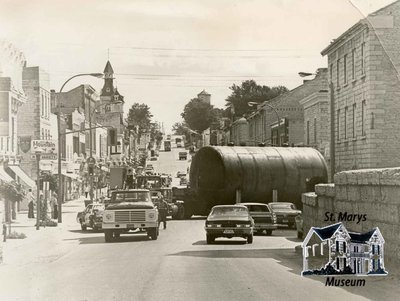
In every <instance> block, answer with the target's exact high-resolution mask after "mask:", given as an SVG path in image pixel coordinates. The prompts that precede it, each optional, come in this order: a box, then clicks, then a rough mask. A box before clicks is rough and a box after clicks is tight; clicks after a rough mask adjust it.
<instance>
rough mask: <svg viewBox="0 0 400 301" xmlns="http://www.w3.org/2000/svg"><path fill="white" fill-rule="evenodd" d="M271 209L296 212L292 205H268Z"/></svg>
mask: <svg viewBox="0 0 400 301" xmlns="http://www.w3.org/2000/svg"><path fill="white" fill-rule="evenodd" d="M270 205H271V207H272V209H284V210H290V209H292V210H296V207H295V206H294V205H293V204H279V203H276V204H275V203H274V204H270Z"/></svg>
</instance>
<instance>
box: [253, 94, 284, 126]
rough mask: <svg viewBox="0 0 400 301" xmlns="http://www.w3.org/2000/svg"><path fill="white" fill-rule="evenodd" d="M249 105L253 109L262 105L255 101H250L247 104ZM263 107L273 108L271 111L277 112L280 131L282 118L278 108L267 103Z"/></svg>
mask: <svg viewBox="0 0 400 301" xmlns="http://www.w3.org/2000/svg"><path fill="white" fill-rule="evenodd" d="M247 105H248V106H249V107H253V106H258V105H260V103H258V102H255V101H249V102H248V103H247ZM261 105H262V106H267V107H269V108H271V109H272V110H273V111H274V112H275V114H276V118H277V119H278V129H279V126H280V125H281V118H280V116H279V114H278V111H277V110H276V108H275V107H273V106H271V105H270V104H268V103H266V102H263V103H262V104H261ZM278 131H279V130H278Z"/></svg>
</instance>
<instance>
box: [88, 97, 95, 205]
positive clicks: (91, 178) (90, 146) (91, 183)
mask: <svg viewBox="0 0 400 301" xmlns="http://www.w3.org/2000/svg"><path fill="white" fill-rule="evenodd" d="M91 104H92V97H90V98H89V128H90V130H89V153H90V155H89V160H91V161H92V159H91V158H92V156H93V153H92V151H93V145H92V141H93V139H92V108H91ZM93 176H94V175H91V174H89V177H90V190H89V196H90V202H91V203H93Z"/></svg>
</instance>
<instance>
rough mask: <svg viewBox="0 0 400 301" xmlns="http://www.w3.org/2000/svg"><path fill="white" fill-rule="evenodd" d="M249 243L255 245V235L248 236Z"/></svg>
mask: <svg viewBox="0 0 400 301" xmlns="http://www.w3.org/2000/svg"><path fill="white" fill-rule="evenodd" d="M247 243H249V244H252V243H253V234H251V235H249V236H247Z"/></svg>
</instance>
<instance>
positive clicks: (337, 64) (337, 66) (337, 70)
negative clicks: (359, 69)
mask: <svg viewBox="0 0 400 301" xmlns="http://www.w3.org/2000/svg"><path fill="white" fill-rule="evenodd" d="M339 77H340V59H338V60H337V61H336V85H337V86H338V87H339Z"/></svg>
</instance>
